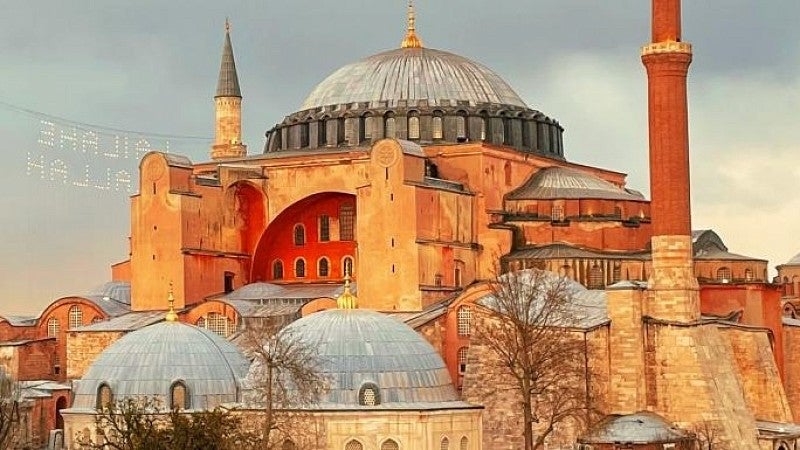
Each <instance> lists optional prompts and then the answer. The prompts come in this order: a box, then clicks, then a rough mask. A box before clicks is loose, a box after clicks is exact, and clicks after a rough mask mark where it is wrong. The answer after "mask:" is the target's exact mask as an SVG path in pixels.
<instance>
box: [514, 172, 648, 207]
mask: <svg viewBox="0 0 800 450" xmlns="http://www.w3.org/2000/svg"><path fill="white" fill-rule="evenodd" d="M634 192H636V191H628V190H625V189H622V188H620V187H618V186H616V185H614V184H612V183H610V182H608V181H606V180H604V179H602V178H600V177H597V176H595V175H592V174H590V173H588V172H583V171H580V170H577V169H572V168H569V167H558V166H554V167H546V168H544V169H541V170H539V171H538V172H536V173H534V174H533V175H532V176H531V177H530V178H528V180H527V181H526V182H525V184H523V185H522V186H520V187H518V188H517V189H514V190H513V191H511V192H510V193H509V194H508V195H506V200H555V199H585V198H594V199H604V200H632V201H644V200H645V199H644V197H642V196H641V194H638V193H634Z"/></svg>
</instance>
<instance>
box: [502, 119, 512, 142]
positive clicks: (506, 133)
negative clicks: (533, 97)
mask: <svg viewBox="0 0 800 450" xmlns="http://www.w3.org/2000/svg"><path fill="white" fill-rule="evenodd" d="M503 144H504V145H511V119H509V118H508V117H506V116H505V115H503Z"/></svg>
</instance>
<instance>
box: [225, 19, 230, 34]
mask: <svg viewBox="0 0 800 450" xmlns="http://www.w3.org/2000/svg"><path fill="white" fill-rule="evenodd" d="M225 32H226V33H230V32H231V21H230V20H229V19H228V18H227V17H226V18H225Z"/></svg>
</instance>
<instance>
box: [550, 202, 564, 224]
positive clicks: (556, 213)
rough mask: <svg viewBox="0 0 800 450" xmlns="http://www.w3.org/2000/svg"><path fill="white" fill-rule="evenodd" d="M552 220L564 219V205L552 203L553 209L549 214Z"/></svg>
mask: <svg viewBox="0 0 800 450" xmlns="http://www.w3.org/2000/svg"><path fill="white" fill-rule="evenodd" d="M551 219H552V220H557V221H562V220H564V206H563V205H553V211H552V215H551Z"/></svg>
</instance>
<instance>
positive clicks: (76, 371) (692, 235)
mask: <svg viewBox="0 0 800 450" xmlns="http://www.w3.org/2000/svg"><path fill="white" fill-rule="evenodd" d="M652 4H653V10H652V42H651V43H649V44H646V45H645V46H644V47H642V49H641V58H642V61H643V64H644V67H645V69H646V73H647V80H648V93H649V95H648V101H649V119H650V120H649V131H650V149H649V152H650V153H649V155H650V178H651V180H650V183H651V184H650V193H651V196H652V198H651V199H650V200H648V199H646V198H645V197H644V196H643V195H642V194H641V193H640V192H638V191H636V190H635V189H633V188H631V187H629V186H627V185H626V175H625V174H623V173H620V172H615V171H612V170H607V169H601V168H596V167H590V166H586V165H582V164H580V163H577V162H572V161H569V159H568V157H567V154H566V152H565V149H564V145H563V142H564V141H563V133H564V128H563V127H562V125H561V124H560V123H559V122H558V121H557V120H556V119H555V118H552V117H549V116H548V115H546V114H545V113H543V112H540V111H538V110H536V109H533V108H532V107H530V106H529V105H528V104H526V103H525V101H524V100H523V99H521V98H520V97H519V96H518V95H517V94H516V93H515V92H514V90H513V88H512V87H511V86H510V85H509V83H507V82H506V81H505V80H503V79H502V78H501V77H500V76H499V75H498V74H496V73H495V72H493V71H492V70H491V69H489V68H487V67H486V66H483V65H482V64H480V63H478V62H475V61H473V60H470V59H467V58H466V57H463V56H459V55H455V54H452V53H448V52H445V51H441V50H434V49H432V48H429V47H427V46H426V45H425V44H424V43H423V41H422V39H421V38H420V36H419V35H418V34H417V30H416V23H415V20H416V18H415V15H414V9H413V4H411V3H409V11H408V22H407V30H406V36H405V38H404V39H403V40H402V42H401V44H400V46H399V48H396V49H391V50H388V51H385V52H383V53H379V54H376V55H373V56H369V57H367V58H364V59H361V60H359V61H357V62H355V63H351V64H347V65H345V66H343V67H342V68H340V69H338V70H336V71H335V72H334V73H333V74H331V75H329V76H328V77H327V78H325V79H324V80H323V81H322V82H321V83H319V84H318V85H317V86H316V87H314V88H313V89H312V90H311V92H310V94H309V95H308V97H307V98H306V99H305V100H304V101H303V103H302V106H301V107H300V109H299V111H296V112H292V113H290V114H288V115H287V116H286V117H285V118H284V119H283V120H282V121H281V122H280V123H278V124H276V125H275V126H274V127H272V128H271V129H269V130H267V131H266V141H265V145H264V148H263V151H252V149H248V146H247V145H246V144H245V143H243V142H242V129H241V113H242V101H243V98H244V96H243V92H246V86H244V87H243V86H240V84H239V80H238V75H237V68H236V64H235V59H234V53H233V45H232V41H231V33H230V30H229V28H228V27H226V31H225V35H224V43H223V51H222V63H221V68H220V73H219V82H218V85H217V89H216V95H215V97H214V105H215V112H216V116H215V140H214V144H213V146H212V147H211V148H210V160H209V161H206V162H199V163H198V162H192V161H190V160H189V159H188V158H186V157H184V156H181V155H176V154H169V153H163V152H151V153H149V154H147V155H146V156H144V158H143V159H142V160H141V163H140V177H139V179H140V182H139V183H140V184H139V191H138V193H137V194H135V195H133V196H132V198H131V230H130V255H129V258H128V259H126V260H124V261H122V262H119V263H116V264H114V265H113V266H112V279H111V281H109V282H107V283H105V284H104V285H102V286H100V287H99V288H97V289H96V290H94V291H92V292H90V293H86V294H82V295H76V296H71V297H65V298H61V299H58V300H56V301H54V302H53V303H51V304H50V306H48V307H47V308H46V309H45V310H44V311H43V312H42V313H41V314H40V315H39V316H38V317H31V318H28V317H11V316H2V317H0V365H2V368H3V370H4V372H6V373H8V374H10V375H11V376H12V377H13V378H15V379H17V380H19V381H20V382H21V384H22V387H23V395H24V397H25V399H26V402H25V403H24V405H23V406H24V410H25V411H26V421H25V430H24V432H25V433H26V436H27V437H28V438H29V439H30V440H31V441H33V442H36V443H37V444H39V445H42V446H45V445H48V446H49V447H48V448H53V449H56V448H76V444H75V438H76V436H77V435H79V434H81V433H84V431H85V430H88V429H89V428H91V424H92V423H93V419H92V418H93V416H94V413H96V408H97V406H98V405H101V404H102V402H103V401H107V400H108V399H110V398H115V399H118V398H125V397H128V396H155V397H159V398H162V399H163V400H164V403H165V404H168V405H171V406H176V407H181V408H185V409H186V410H207V409H213V408H214V407H216V406H219V405H227V406H231V405H233V406H232V407H233V408H234V409H237V408H238V410H240V411H242V413H243V414H258V413H257V410H256V409H253V408H251V406H252V405H251V403H250V402H249V401H248V395H247V384H248V383H247V380H248V378H249V377H253V376H254V375H253V370H254V369H253V368H252V367H251V366H250V361H249V360H248V358H247V357H246V356H245V355H244V353H242V349H241V348H239V347H237V344H238V341H237V338H238V337H239V336H240V335H241V334H242V332H243V330H246V329H247V328H248V326H251V325H252V324H254V323H259V321H261V320H263V319H265V318H275V317H278V318H280V319H281V320H284V321H285V322H286V323H287V324H288V325H287V327H288V328H289V329H294V330H297V331H298V333H300V334H301V335H302V336H305V337H307V339H308V340H309V342H318V343H323V345H321V346H320V349H319V352H320V354H321V355H322V356H323V357H324V358H323V359H324V361H325V364H324V367H322V368H321V370H322V371H323V372H324V373H325V374H327V375H328V376H330V377H331V379H332V380H334V382H333V383H332V386H333V387H332V388H331V390H330V391H329V392H327V393H326V394H325V395H324V396H323V398H322V399H321V400H320V401H319V402H318V404H316V405H313V406H312V407H310V408H309V411H310V412H311V414H312V416H313V417H314V418H315V420H316V421H317V422H316V423H317V425H318V429H319V430H321V436H322V437H321V441H320V442H322V443H321V444H320V443H317V444H315V445H311V446H308V445H306V444H303V443H301V442H295V441H294V440H292V439H289V438H287V441H286V442H285V443H284V444H285V446H284V448H285V449H292V448H314V449H316V448H319V449H330V450H399V449H403V450H411V449H414V450H434V449H436V450H447V449H459V450H479V449H484V450H506V449H508V450H511V449H519V448H524V447H523V441H522V439H523V438H522V429H523V421H522V418H521V416H520V414H519V413H518V412H517V409H518V408H517V402H518V399H515V398H514V397H513V396H512V395H506V394H505V393H499V394H498V393H497V392H495V390H494V389H493V386H495V385H496V384H497V382H498V379H499V378H501V377H503V376H504V375H503V374H502V373H500V371H499V370H498V369H497V367H496V364H494V363H493V357H492V355H491V354H489V353H488V350H487V347H486V346H485V345H482V344H481V342H477V341H476V340H475V339H474V338H475V337H474V336H473V333H472V330H473V328H474V326H475V320H477V318H476V317H477V316H476V315H475V314H474V311H475V309H476V308H478V307H479V306H478V302H480V301H481V300H482V299H484V298H485V297H486V296H487V295H489V293H490V288H489V283H488V282H489V281H491V280H493V279H495V277H496V276H497V274H498V273H503V272H508V271H524V270H544V271H547V272H549V273H550V275H549V276H551V277H566V278H567V279H569V280H570V286H571V290H572V292H573V295H574V298H575V304H576V305H577V306H576V307H577V308H579V309H581V311H582V316H583V319H582V320H581V321H580V326H578V327H576V328H575V330H574V331H573V332H574V333H575V334H576V336H579V337H580V339H581V340H582V342H584V343H585V347H584V356H585V358H584V359H585V361H584V363H583V364H584V366H585V379H584V380H582V381H583V384H585V389H586V394H587V398H591V399H592V401H593V402H594V404H593V405H592V407H593V408H594V409H596V410H598V411H600V413H601V416H602V417H601V420H600V421H598V422H597V423H595V424H592V426H591V427H589V428H587V429H581V430H579V429H576V428H574V427H569V426H565V427H563V429H558V430H556V431H555V432H554V433H553V434H552V435H551V438H550V439H549V440H548V442H547V446H546V448H548V449H567V448H570V449H572V448H580V449H584V450H589V449H595V450H598V449H599V450H612V449H622V448H624V449H689V448H694V438H695V435H696V433H697V432H698V430H700V429H701V428H702V427H705V428H706V429H709V427H710V428H711V429H713V430H714V436H715V439H716V441H715V445H716V446H715V447H713V448H715V449H717V448H719V449H728V450H734V449H743V450H797V449H800V425H797V424H795V423H794V422H795V420H799V421H800V419H795V418H794V415H795V414H798V415H800V349H798V348H797V346H798V345H800V320H798V318H797V315H798V314H797V312H796V309H797V308H800V255H798V256H797V257H795V258H793V259H792V260H791V261H789V262H787V263H786V264H783V265H780V266H778V278H777V279H775V280H771V279H769V277H768V268H767V264H768V263H767V261H766V260H763V259H759V258H754V257H748V256H743V255H739V254H736V253H733V252H731V251H730V250H729V249H728V248H727V246H726V245H725V243H724V242H723V240H722V239H721V237H720V236H719V235H717V234H716V233H715V232H714V231H713V230H692V228H691V214H690V205H689V190H690V184H689V136H688V129H689V128H688V114H687V89H686V79H687V74H688V70H689V66H690V63H691V60H692V47H691V45H690V44H689V43H687V42H685V41H683V40H682V36H681V12H680V0H652ZM632 48H633V46H632ZM243 88H244V89H243ZM576 128H579V126H578V127H576ZM345 279H347V281H343V280H345ZM350 279H352V282H351V281H350ZM168 293H169V295H168ZM343 349H344V350H343ZM295 439H299V438H298V437H295Z"/></svg>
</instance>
